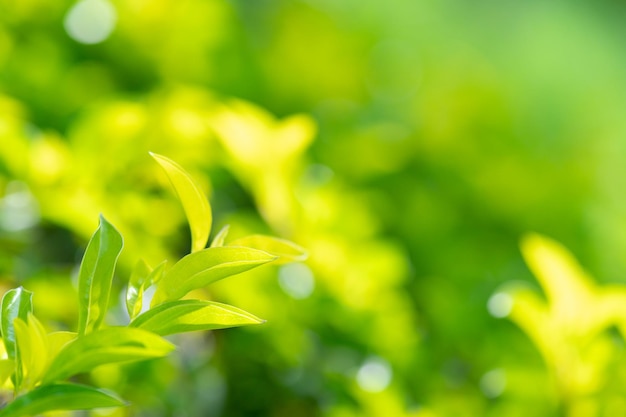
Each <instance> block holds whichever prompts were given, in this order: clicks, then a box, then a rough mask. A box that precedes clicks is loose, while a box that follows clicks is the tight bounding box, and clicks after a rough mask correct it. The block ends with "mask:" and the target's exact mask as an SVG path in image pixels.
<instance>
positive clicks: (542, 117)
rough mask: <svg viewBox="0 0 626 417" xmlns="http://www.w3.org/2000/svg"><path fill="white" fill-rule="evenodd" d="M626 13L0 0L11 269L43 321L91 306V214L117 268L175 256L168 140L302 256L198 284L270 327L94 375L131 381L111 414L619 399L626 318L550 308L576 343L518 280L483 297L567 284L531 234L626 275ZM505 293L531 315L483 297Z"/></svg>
mask: <svg viewBox="0 0 626 417" xmlns="http://www.w3.org/2000/svg"><path fill="white" fill-rule="evenodd" d="M79 6H80V8H78V7H79ZM111 6H112V7H113V9H111ZM89 7H94V8H95V9H94V10H97V11H98V13H96V14H94V15H89V14H87V15H84V14H83V15H82V17H81V15H80V13H77V12H76V10H78V11H80V10H81V9H82V10H90V9H89ZM77 8H78V9H77ZM111 10H113V12H111ZM111 13H113V14H111ZM77 14H78V15H79V18H80V19H78V20H75V19H76V18H73V19H70V16H76V15H77ZM625 14H626V9H625V6H624V4H622V3H621V2H618V1H615V0H600V1H598V2H590V1H578V2H571V1H565V0H556V1H552V2H544V1H539V0H531V1H527V2H507V1H505V2H495V1H490V0H483V1H478V2H476V1H475V2H469V1H463V0H443V1H424V2H417V1H406V0H404V1H403V0H392V1H388V2H378V3H375V2H357V1H354V0H346V1H341V2H339V1H332V0H301V1H296V0H291V1H289V0H278V1H275V2H270V1H263V0H261V1H253V2H246V1H240V0H231V1H227V0H180V1H174V0H153V1H145V0H128V1H117V0H111V1H110V2H109V0H81V1H80V2H78V3H75V2H69V1H56V2H50V1H43V0H21V1H19V2H11V1H7V0H0V195H3V198H2V200H1V202H0V248H1V250H0V277H1V278H2V283H3V286H4V288H7V289H8V288H10V287H13V286H15V285H16V284H19V285H24V286H25V287H27V288H29V289H30V290H32V291H34V293H35V294H45V296H42V295H38V296H36V297H35V298H34V300H33V303H34V307H35V311H36V313H37V315H38V317H41V319H42V321H43V322H44V324H45V325H46V326H48V327H51V328H58V329H66V328H72V326H75V324H76V320H77V317H75V316H74V315H73V312H74V311H76V305H75V302H74V301H72V300H74V299H75V291H76V290H75V288H74V284H73V283H72V282H73V281H72V280H71V279H70V278H69V277H70V276H74V275H75V273H74V272H72V271H74V270H75V268H76V265H77V264H78V260H79V259H80V254H81V253H80V252H81V250H80V248H84V247H85V244H86V242H87V239H88V238H89V235H90V233H91V232H92V231H93V230H94V229H95V228H96V221H97V218H98V213H100V212H102V213H104V214H105V215H106V216H107V218H109V219H110V220H111V222H112V223H114V224H115V225H116V226H117V227H118V228H119V230H120V232H121V233H122V234H123V235H124V236H126V237H127V239H126V250H125V252H124V254H122V257H121V259H120V272H119V273H120V275H122V274H123V276H128V274H129V273H130V270H131V268H132V261H134V260H135V259H137V258H138V257H139V256H138V254H139V253H141V256H142V257H144V258H145V259H146V261H147V262H148V263H149V264H151V265H155V264H156V263H157V262H158V261H160V260H161V259H164V258H169V259H172V258H175V257H176V256H179V255H180V254H182V253H187V252H188V251H189V249H190V248H189V246H188V243H187V242H188V241H189V239H188V237H189V236H188V233H189V232H188V230H187V228H186V224H185V222H184V212H183V210H182V209H181V208H180V206H179V205H178V203H177V202H176V200H175V199H174V198H173V197H172V196H171V195H170V194H168V193H165V192H163V189H167V184H166V182H167V179H166V178H165V177H164V176H162V175H160V174H159V173H158V171H157V168H155V167H154V165H153V164H152V163H151V161H150V160H149V157H148V156H147V152H148V151H154V152H158V153H160V154H165V155H168V156H171V157H172V158H173V159H175V160H177V161H178V162H180V163H181V165H183V166H185V167H187V168H188V169H189V170H190V171H191V173H192V174H193V176H194V178H198V179H200V180H201V181H204V182H201V187H202V188H203V191H204V192H207V191H210V192H211V193H212V197H211V203H212V205H213V208H214V224H215V227H214V230H219V228H220V227H221V226H223V225H225V224H227V223H228V224H231V228H232V229H231V231H230V236H232V237H233V238H238V237H241V236H244V235H247V234H254V233H270V232H271V233H272V234H277V235H280V236H281V237H284V238H288V239H291V240H293V241H295V242H297V243H298V244H300V245H302V246H304V247H306V248H307V249H309V251H310V258H309V260H308V261H307V262H306V264H299V265H285V266H281V267H278V268H275V269H270V268H268V269H264V270H263V271H258V272H257V273H250V275H253V276H250V275H249V276H247V277H245V280H243V279H241V278H234V279H232V280H231V281H228V282H223V283H218V284H216V285H215V286H214V287H212V288H211V294H206V296H214V297H215V298H216V299H219V300H224V301H225V302H228V303H232V304H235V305H237V306H241V307H242V308H244V309H245V310H247V311H251V312H252V313H254V314H256V315H259V316H261V317H263V318H265V319H267V320H268V322H267V324H266V325H264V326H259V327H258V328H254V329H252V328H251V329H241V330H233V331H222V332H215V333H212V334H208V335H203V334H192V336H190V337H187V338H185V339H184V340H181V341H180V343H179V344H181V345H182V347H181V348H180V349H179V352H178V354H177V355H176V356H174V357H173V358H171V359H170V360H168V361H165V360H164V361H160V362H151V363H149V364H145V365H141V366H128V367H125V368H123V369H118V368H111V369H104V370H98V371H96V372H94V373H93V375H92V379H93V380H94V381H95V382H96V383H97V384H98V385H100V386H104V387H107V386H108V387H112V388H115V390H116V391H118V392H120V393H121V394H122V396H123V397H124V398H127V399H129V400H131V401H132V403H133V405H132V406H131V407H130V408H128V409H125V410H122V411H119V412H118V413H120V414H117V415H129V416H161V415H162V416H169V415H193V416H202V415H207V416H229V417H231V416H232V417H238V416H304V417H306V416H330V417H350V416H416V417H430V416H455V417H456V416H460V417H463V416H476V415H483V416H507V417H515V416H527V415H537V416H580V417H593V416H614V415H620V414H623V413H624V411H625V410H626V401H625V400H624V399H623V394H624V388H623V387H624V382H626V358H625V357H624V341H623V337H622V336H621V333H620V331H619V324H613V325H607V327H606V328H604V327H602V326H601V327H600V330H598V332H599V333H598V334H596V332H595V330H594V331H591V330H589V327H588V326H589V325H588V324H585V323H579V322H578V320H577V319H568V320H572V321H567V320H566V321H562V320H561V319H558V320H557V319H556V318H553V319H551V321H550V323H551V324H550V326H555V328H554V329H553V333H554V334H555V335H560V336H559V338H560V339H558V341H551V340H550V338H547V339H545V338H544V339H541V338H539V337H538V336H536V335H534V334H533V330H532V329H534V328H538V327H537V326H536V325H532V324H528V323H530V322H528V319H520V318H519V314H520V313H519V311H520V310H519V304H518V305H517V306H515V303H514V301H512V300H516V298H515V297H514V296H511V297H512V298H511V299H508V298H503V297H499V298H493V297H497V296H498V295H499V294H500V295H501V294H508V293H506V292H502V291H504V290H503V289H502V288H505V289H507V288H515V289H518V288H526V287H528V288H529V289H530V291H532V293H533V294H537V295H535V296H532V297H534V298H532V297H531V298H530V299H532V300H535V299H536V297H537V296H538V297H540V298H541V297H543V296H542V295H541V294H542V291H543V289H545V298H546V301H549V300H552V299H553V294H552V292H553V290H549V285H548V286H546V281H545V280H546V279H549V278H545V277H542V276H538V278H539V279H540V281H539V282H540V283H541V287H540V286H539V284H538V283H537V281H536V280H535V278H533V276H532V275H531V272H530V270H529V269H528V268H527V267H526V266H525V263H524V260H523V258H522V255H521V253H520V251H519V249H518V243H519V240H520V238H521V236H523V235H524V234H525V233H527V232H529V231H535V232H539V233H541V234H542V235H547V236H551V237H553V238H555V239H556V240H558V241H560V242H562V243H563V244H564V245H565V246H567V247H568V248H569V249H570V250H571V251H572V252H573V253H575V254H576V257H577V258H579V259H580V263H581V264H582V265H584V266H585V267H586V268H587V269H588V270H589V271H590V272H589V275H590V276H594V277H596V280H597V282H596V283H594V284H593V285H591V284H585V285H586V286H587V287H585V288H587V290H585V291H588V292H590V293H593V294H595V291H596V290H595V289H594V290H591V289H589V288H596V287H594V286H595V285H597V286H598V288H608V289H607V290H606V291H608V292H609V293H610V294H621V292H623V287H622V285H623V284H624V278H622V276H623V275H624V271H625V270H626V257H625V256H624V255H623V254H624V253H626V235H625V234H624V233H622V230H623V229H624V227H626V194H624V192H623V190H624V178H626V175H625V174H626V172H625V168H624V167H625V166H626V165H624V163H623V160H624V158H625V157H626V140H624V138H625V137H626V119H625V118H624V117H623V114H625V112H626V79H625V78H624V76H623V70H622V68H624V65H625V63H626V51H624V48H623V46H622V38H623V35H624V28H623V25H622V20H623V17H624V15H625ZM93 16H96V17H95V18H94V17H93ZM107 16H108V17H107ZM111 16H115V19H114V20H110V21H108V23H107V21H106V19H108V18H110V17H111ZM90 19H91V20H90ZM94 19H95V20H94ZM103 19H104V20H103ZM71 22H73V23H71ZM76 22H78V23H76ZM81 22H82V23H81ZM107 25H108V26H107ZM81 27H82V28H83V29H81ZM85 27H87V29H88V30H87V32H85V29H84V28H85ZM90 28H91V29H93V28H95V29H93V30H92V31H91V32H90V31H89V29H90ZM107 28H109V29H111V32H110V33H108V29H107ZM81 31H82V32H81ZM98 31H100V32H98ZM85 33H86V35H85ZM81 34H82V35H81ZM70 35H71V36H70ZM97 35H102V36H103V38H102V41H101V42H99V43H94V44H89V43H81V42H84V41H85V39H83V38H80V36H87V38H86V39H87V41H89V39H90V38H89V36H92V37H93V36H96V37H97ZM80 39H83V40H82V41H80ZM252 103H255V104H252ZM542 239H543V238H542ZM557 246H558V245H557ZM526 250H528V249H525V251H526ZM558 251H559V250H557V252H558ZM527 257H528V255H527ZM529 262H530V263H531V265H530V266H531V269H532V270H533V272H535V273H536V272H537V267H536V266H533V265H532V261H529ZM538 275H540V274H538ZM585 276H587V275H586V274H585ZM585 280H587V278H585ZM510 281H519V285H518V284H516V285H515V286H512V287H508V286H506V285H505V287H502V285H504V284H506V283H509V282H510ZM121 282H122V281H120V280H117V281H116V282H115V283H114V284H115V285H117V289H116V290H115V294H118V293H119V292H120V290H122V288H121V286H122V284H121ZM565 282H568V281H567V280H566V281H565ZM585 282H587V281H585ZM563 285H565V287H561V286H558V288H560V290H555V291H556V293H560V292H562V293H563V294H568V291H569V290H568V289H567V284H563ZM542 288H543V289H542ZM528 291H529V290H528V289H524V290H523V291H522V292H518V293H517V294H518V296H519V297H522V298H521V300H525V299H526V298H524V297H527V294H529V292H528ZM576 291H578V290H576ZM583 293H585V292H584V291H583ZM494 294H495V295H494ZM39 297H41V298H39ZM585 297H587V296H586V295H585V296H583V297H582V299H585ZM112 298H115V299H116V300H117V299H118V298H119V297H118V298H116V297H112ZM557 298H558V297H557ZM494 300H495V301H494ZM507 300H508V301H507ZM508 302H513V303H514V305H513V307H512V310H511V313H510V314H511V318H512V320H513V321H514V322H516V323H518V324H519V326H520V328H521V329H520V328H518V327H516V326H515V325H514V324H513V323H512V322H510V321H508V320H502V319H499V318H498V317H494V316H493V315H491V314H490V313H489V311H490V309H491V311H492V313H494V312H495V315H496V316H498V315H504V313H506V308H505V309H504V310H503V309H502V305H504V306H505V307H506V305H507V304H506V303H508ZM521 302H522V305H524V304H523V303H524V302H525V301H521ZM599 303H600V305H602V302H601V301H599ZM118 304H119V308H118V310H119V315H120V316H119V317H116V316H112V317H109V319H108V320H109V322H115V321H116V320H120V317H122V316H121V315H122V314H123V311H124V308H123V304H124V302H123V301H122V300H120V301H119V302H118ZM535 304H536V305H537V306H544V307H541V308H547V307H545V305H551V304H545V302H544V301H542V302H539V301H537V302H536V303H535ZM535 304H533V305H535ZM494 305H495V306H496V307H498V306H499V307H500V309H498V308H495V310H494V307H493V306H494ZM594 305H596V304H595V303H591V304H589V303H586V302H585V303H583V302H581V303H578V304H576V306H575V307H572V309H573V310H575V312H576V315H575V316H574V317H579V315H580V316H581V317H590V316H592V315H593V314H595V312H594V310H595V309H598V308H599V307H593V306H594ZM488 306H490V308H488ZM522 308H523V307H522ZM556 310H558V309H556ZM555 314H556V313H555ZM557 316H558V314H557V315H555V316H554V317H557ZM559 320H561V321H559ZM545 326H548V325H547V324H545ZM568 326H569V327H568ZM586 326H587V327H586ZM551 332H552V330H551ZM567 335H575V336H571V337H572V339H568V338H569V337H570V336H567ZM596 336H597V337H596ZM555 337H556V336H555ZM555 340H556V339H555ZM559 349H565V350H568V352H569V353H567V354H561V353H559V352H560V351H559ZM589 349H591V350H592V351H593V352H591V351H590V350H589ZM594 349H595V350H594ZM572 352H573V353H572ZM581 352H582V353H581ZM584 352H587V353H584ZM590 352H591V353H590ZM594 352H595V353H594ZM583 353H584V354H583ZM555 355H556V356H559V355H562V356H561V357H562V358H563V359H562V361H563V363H560V362H559V363H556V362H555V361H554V360H552V359H550V358H551V357H554V356H555ZM572 355H573V356H572ZM577 355H578V356H577ZM581 355H582V356H581ZM585 355H588V356H585ZM568 358H573V359H568ZM562 367H565V368H568V369H569V370H568V372H569V371H572V372H573V370H574V369H579V370H580V372H582V373H583V374H584V373H585V372H587V377H586V378H587V379H586V380H585V377H584V375H582V376H581V378H582V380H585V381H586V382H584V383H583V382H581V383H580V384H579V383H575V382H573V380H572V379H571V378H573V377H570V376H564V374H563V373H562V372H563V371H562V370H561V368H562ZM577 372H578V371H577ZM565 375H568V374H567V373H566V374H565ZM579 376H580V375H579ZM574 379H575V378H574ZM564 380H568V381H569V382H567V383H566V384H565V385H564V382H563V381H564ZM572 384H573V385H572Z"/></svg>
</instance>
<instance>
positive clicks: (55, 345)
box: [48, 332, 78, 361]
mask: <svg viewBox="0 0 626 417" xmlns="http://www.w3.org/2000/svg"><path fill="white" fill-rule="evenodd" d="M77 336H78V333H74V332H52V333H48V361H51V360H52V359H54V358H55V357H56V355H58V353H59V352H60V351H61V350H63V348H64V347H65V345H67V344H68V343H69V342H71V341H72V340H74V339H76V337H77Z"/></svg>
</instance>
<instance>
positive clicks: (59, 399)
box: [0, 384, 126, 417]
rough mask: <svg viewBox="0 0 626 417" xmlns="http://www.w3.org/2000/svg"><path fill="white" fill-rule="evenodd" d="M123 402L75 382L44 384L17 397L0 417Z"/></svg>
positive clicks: (2, 411)
mask: <svg viewBox="0 0 626 417" xmlns="http://www.w3.org/2000/svg"><path fill="white" fill-rule="evenodd" d="M123 405H126V404H125V403H124V401H123V400H122V399H120V398H119V397H117V396H116V395H115V394H113V393H110V392H108V391H105V390H101V389H95V388H92V387H88V386H85V385H78V384H55V385H45V386H41V387H39V388H36V389H35V390H33V391H31V392H29V393H27V394H24V395H22V396H20V397H17V398H16V399H15V400H14V401H13V402H11V403H10V404H8V405H7V406H6V407H5V408H3V409H2V410H0V417H32V416H36V415H40V414H42V413H46V412H48V411H55V410H89V409H92V408H104V407H120V406H123Z"/></svg>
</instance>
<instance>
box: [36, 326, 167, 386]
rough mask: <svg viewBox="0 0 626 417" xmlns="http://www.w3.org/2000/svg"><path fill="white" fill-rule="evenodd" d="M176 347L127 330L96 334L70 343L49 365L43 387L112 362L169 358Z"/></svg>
mask: <svg viewBox="0 0 626 417" xmlns="http://www.w3.org/2000/svg"><path fill="white" fill-rule="evenodd" d="M173 349H174V346H173V345H172V344H171V343H169V342H168V341H166V340H164V339H162V338H161V337H159V336H157V335H155V334H153V333H150V332H147V331H144V330H141V329H134V328H128V327H111V328H107V329H102V330H98V331H94V332H92V333H89V334H87V335H85V336H82V337H79V338H77V339H76V340H74V341H73V342H71V343H69V344H67V345H66V346H65V347H64V348H63V349H62V350H61V351H60V352H59V354H58V355H57V356H56V357H55V358H54V360H53V361H52V363H51V364H50V368H49V370H48V373H47V374H46V375H45V377H44V380H43V382H44V384H46V383H50V382H53V381H56V380H60V379H65V378H67V377H70V376H72V375H76V374H79V373H83V372H88V371H91V370H92V369H93V368H95V367H97V366H100V365H105V364H112V363H125V362H133V361H138V360H144V359H152V358H159V357H162V356H165V355H167V354H168V353H169V352H171V351H172V350H173Z"/></svg>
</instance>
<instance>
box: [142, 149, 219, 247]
mask: <svg viewBox="0 0 626 417" xmlns="http://www.w3.org/2000/svg"><path fill="white" fill-rule="evenodd" d="M150 155H151V156H152V157H153V158H154V159H155V160H156V161H157V162H158V163H159V165H161V167H163V169H164V170H165V172H166V173H167V176H168V178H169V179H170V182H171V183H172V185H173V186H174V190H176V194H177V195H178V199H179V200H180V202H181V204H182V205H183V209H184V210H185V215H186V216H187V220H188V221H189V228H190V229H191V251H192V252H197V251H200V250H202V249H204V248H205V247H206V244H207V241H208V240H209V234H210V233H211V223H212V221H213V217H212V214H211V206H210V205H209V201H208V200H207V198H206V196H205V195H204V194H203V193H202V191H201V190H200V188H199V187H198V186H197V185H196V183H195V182H194V181H193V180H192V179H191V176H190V175H189V174H188V173H187V172H186V171H185V170H184V169H183V168H182V167H181V166H180V165H178V164H177V163H176V162H174V161H172V160H171V159H169V158H166V157H164V156H161V155H157V154H155V153H152V152H151V153H150Z"/></svg>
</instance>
